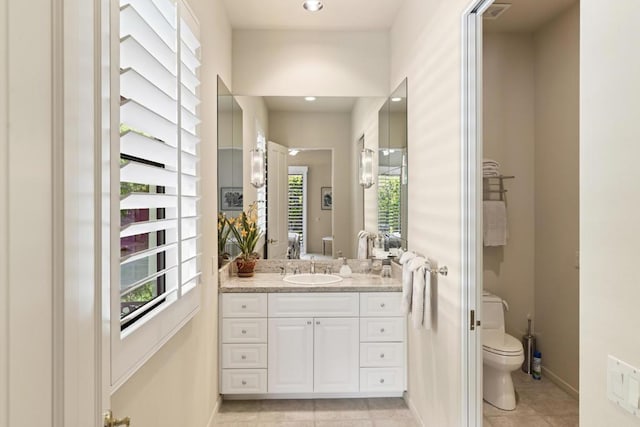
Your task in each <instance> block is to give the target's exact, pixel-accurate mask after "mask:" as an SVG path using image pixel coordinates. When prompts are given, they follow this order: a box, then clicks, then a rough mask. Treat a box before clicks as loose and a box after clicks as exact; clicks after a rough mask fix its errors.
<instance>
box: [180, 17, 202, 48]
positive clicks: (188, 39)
mask: <svg viewBox="0 0 640 427" xmlns="http://www.w3.org/2000/svg"><path fill="white" fill-rule="evenodd" d="M180 24H181V25H180V30H182V33H181V34H180V36H181V37H180V38H181V39H182V41H184V42H185V43H186V45H187V47H188V48H189V50H190V51H191V52H192V53H193V54H194V55H195V54H196V52H197V51H198V49H200V42H199V41H198V38H197V37H196V36H195V35H194V34H193V31H191V28H189V25H187V23H186V22H185V21H184V19H182V20H181V21H180Z"/></svg>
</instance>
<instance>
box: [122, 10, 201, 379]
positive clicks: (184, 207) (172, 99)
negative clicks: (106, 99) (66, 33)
mask: <svg viewBox="0 0 640 427" xmlns="http://www.w3.org/2000/svg"><path fill="white" fill-rule="evenodd" d="M113 25H114V26H115V27H117V29H118V31H117V33H118V39H119V55H118V56H117V57H115V58H113V57H112V58H111V61H112V64H119V65H115V67H116V69H117V70H118V73H117V78H112V85H114V86H116V87H117V88H118V91H119V107H120V108H119V110H118V111H119V114H118V117H117V118H116V117H114V118H113V121H112V122H116V121H117V124H118V125H119V126H115V124H116V123H114V128H116V129H118V128H119V131H120V132H119V137H118V138H114V139H113V140H112V141H113V143H114V144H115V147H114V149H112V153H114V152H117V153H118V155H117V156H112V160H111V164H112V166H111V175H112V178H111V179H112V182H113V181H114V180H115V179H116V177H117V180H118V181H119V182H120V194H119V197H117V198H116V197H114V195H112V200H113V201H114V203H113V207H112V209H113V210H114V211H116V212H118V213H117V214H113V213H112V221H111V222H112V230H113V231H112V232H113V233H117V237H118V238H117V239H115V238H113V239H112V242H114V243H115V242H116V241H119V250H117V251H116V250H113V251H112V253H113V258H114V264H115V265H118V266H119V268H118V269H115V268H113V269H112V275H111V282H112V284H115V283H118V284H119V285H118V286H117V292H116V291H115V290H114V291H112V294H111V295H112V309H111V317H112V349H113V351H114V356H113V358H112V374H113V377H112V382H114V383H116V384H118V383H119V382H122V381H124V380H125V379H126V377H127V375H130V373H131V372H132V371H134V370H135V369H136V366H139V365H141V364H142V363H144V361H146V359H148V358H149V357H150V355H151V354H153V352H154V349H157V348H159V346H161V345H162V343H163V342H164V341H166V339H168V337H169V336H171V335H172V334H173V333H175V332H176V331H177V330H179V327H180V326H181V325H182V324H184V322H186V321H187V320H188V319H189V318H191V316H192V315H193V314H194V313H195V312H196V310H197V308H198V303H199V298H198V297H197V295H196V294H197V293H196V292H192V290H193V289H194V288H196V286H197V285H198V283H199V276H200V260H199V252H200V241H199V240H200V239H199V237H200V236H199V233H200V232H199V229H200V224H199V222H200V217H199V164H198V162H199V143H200V138H199V132H198V126H199V123H200V119H199V111H198V110H199V103H200V101H199V85H200V80H199V77H198V69H199V67H200V59H199V58H200V42H199V27H198V23H197V20H196V19H195V17H194V15H193V13H191V11H190V9H189V7H188V6H187V5H186V3H184V2H182V1H178V2H177V3H176V2H175V1H172V0H120V13H119V20H118V21H117V22H114V24H113ZM114 29H115V28H114ZM114 74H115V73H112V75H114ZM116 150H117V151H116ZM115 218H118V220H115ZM116 224H117V226H116ZM112 287H114V286H113V285H112ZM117 330H119V331H121V332H120V334H118V333H116V332H117Z"/></svg>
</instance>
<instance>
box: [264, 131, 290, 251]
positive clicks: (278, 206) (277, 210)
mask: <svg viewBox="0 0 640 427" xmlns="http://www.w3.org/2000/svg"><path fill="white" fill-rule="evenodd" d="M288 156H289V152H288V150H287V147H284V146H282V145H280V144H276V143H275V142H271V141H269V142H268V143H267V211H268V213H267V243H268V245H267V256H268V257H269V258H270V259H284V258H286V257H287V246H288V240H289V239H288V237H289V230H288V221H287V199H288V187H287V182H288V181H287V175H288V168H287V158H288Z"/></svg>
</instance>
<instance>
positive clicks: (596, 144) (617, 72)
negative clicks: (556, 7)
mask: <svg viewBox="0 0 640 427" xmlns="http://www.w3.org/2000/svg"><path fill="white" fill-rule="evenodd" d="M637 7H638V3H637V1H634V0H618V1H615V2H608V3H607V5H606V7H603V4H602V2H600V1H596V0H582V1H581V6H580V15H581V16H580V28H581V35H580V73H581V75H580V420H581V425H584V426H586V427H590V426H594V427H596V426H603V425H610V426H614V425H615V426H620V427H623V426H637V425H638V419H637V418H635V417H633V416H631V415H630V414H627V413H625V412H623V411H621V410H620V409H619V408H618V407H617V406H616V405H614V404H612V403H611V402H609V401H608V400H607V397H606V381H607V374H606V363H607V355H608V354H611V355H614V356H616V357H618V358H620V359H622V360H624V361H626V362H628V363H630V364H632V365H633V366H637V367H640V340H639V339H638V320H637V319H638V301H640V286H639V285H638V244H637V242H638V240H640V223H639V222H638V214H637V213H638V208H639V207H640V187H639V186H638V182H640V168H639V167H638V158H639V157H640V145H639V144H638V141H639V140H640V127H638V112H639V111H640V97H639V96H638V94H639V93H640V78H639V76H640V54H639V53H638V40H640V27H639V26H638V24H637V18H636V14H635V12H636V10H637Z"/></svg>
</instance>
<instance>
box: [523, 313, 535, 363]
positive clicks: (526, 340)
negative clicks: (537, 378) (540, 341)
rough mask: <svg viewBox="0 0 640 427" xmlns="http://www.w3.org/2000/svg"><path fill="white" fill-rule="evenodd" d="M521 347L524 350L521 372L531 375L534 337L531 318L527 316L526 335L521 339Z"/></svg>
mask: <svg viewBox="0 0 640 427" xmlns="http://www.w3.org/2000/svg"><path fill="white" fill-rule="evenodd" d="M522 347H523V348H524V362H522V371H523V372H526V373H527V374H529V375H531V372H532V371H531V369H532V366H533V352H534V351H535V348H536V337H534V336H533V334H532V333H531V316H527V334H526V335H524V336H523V337H522Z"/></svg>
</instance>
